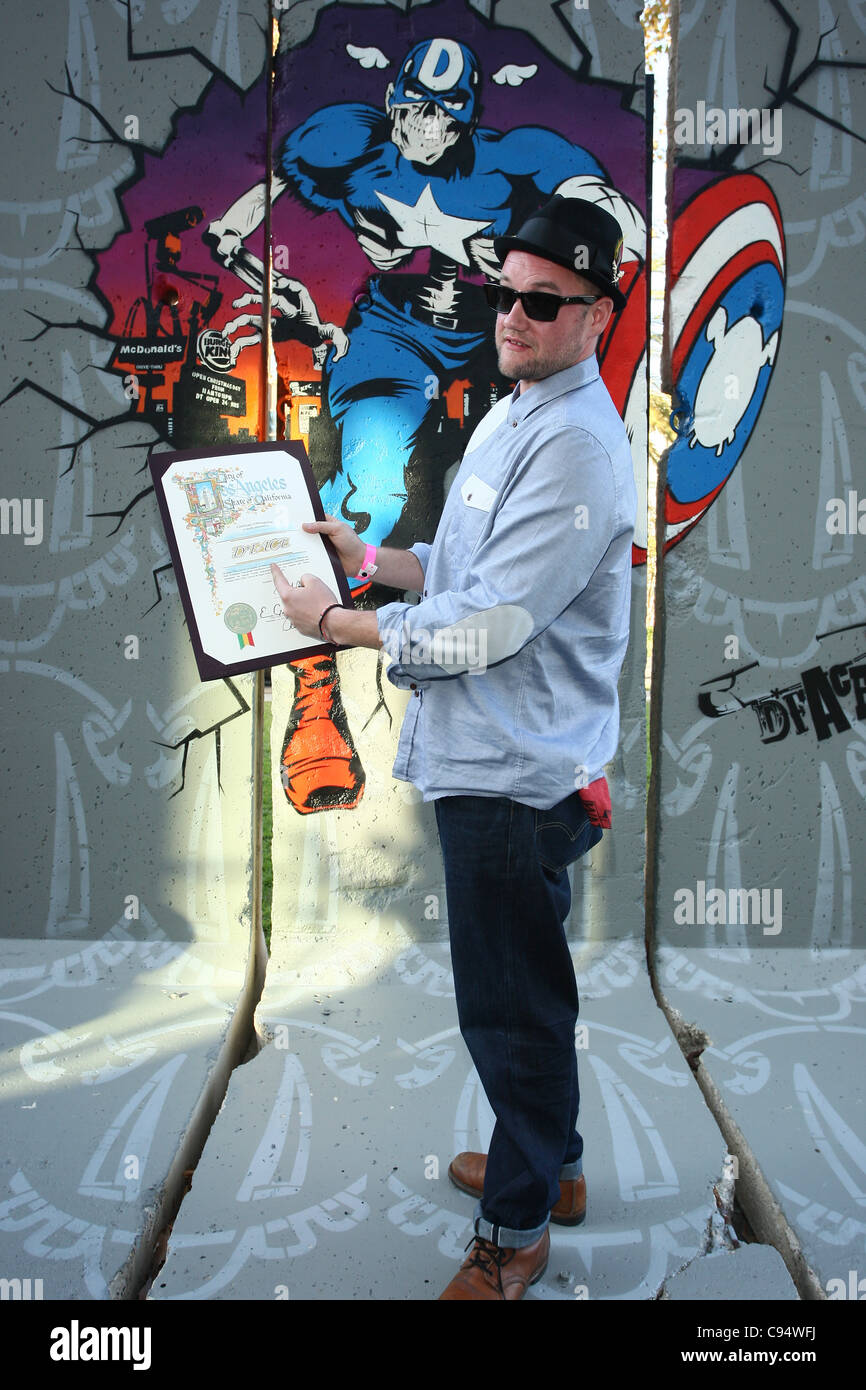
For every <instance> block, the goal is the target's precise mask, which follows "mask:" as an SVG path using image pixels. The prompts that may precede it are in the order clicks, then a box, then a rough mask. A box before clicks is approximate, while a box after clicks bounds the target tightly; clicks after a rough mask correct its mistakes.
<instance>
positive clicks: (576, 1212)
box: [448, 1153, 586, 1226]
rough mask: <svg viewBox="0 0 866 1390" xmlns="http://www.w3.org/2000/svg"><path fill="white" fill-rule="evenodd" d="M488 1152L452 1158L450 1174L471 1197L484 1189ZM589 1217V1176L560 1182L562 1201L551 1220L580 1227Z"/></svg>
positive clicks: (552, 1213) (455, 1184) (465, 1154)
mask: <svg viewBox="0 0 866 1390" xmlns="http://www.w3.org/2000/svg"><path fill="white" fill-rule="evenodd" d="M486 1167H487V1155H486V1154H475V1153H462V1154H458V1155H457V1157H456V1158H455V1159H452V1161H451V1164H450V1166H449V1168H448V1176H449V1178H450V1179H451V1181H452V1182H453V1184H454V1186H455V1187H459V1188H460V1191H461V1192H468V1193H469V1196H470V1197H480V1196H481V1194H482V1192H483V1191H484V1170H485V1168H486ZM585 1216H586V1179H585V1178H584V1176H583V1174H581V1176H580V1177H579V1178H567V1179H564V1180H563V1181H562V1182H561V1183H560V1184H559V1201H558V1202H557V1203H556V1206H555V1207H554V1208H553V1211H552V1212H551V1213H550V1219H551V1221H555V1222H556V1224H557V1226H579V1225H580V1224H581V1222H582V1221H583V1220H584V1218H585Z"/></svg>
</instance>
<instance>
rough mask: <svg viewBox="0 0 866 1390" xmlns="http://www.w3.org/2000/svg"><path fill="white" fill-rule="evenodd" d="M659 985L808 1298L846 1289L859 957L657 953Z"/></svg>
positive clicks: (859, 1034) (853, 1220)
mask: <svg viewBox="0 0 866 1390" xmlns="http://www.w3.org/2000/svg"><path fill="white" fill-rule="evenodd" d="M659 978H660V984H661V986H662V988H663V990H664V993H665V997H666V998H667V1000H668V1002H669V1003H670V1004H672V1005H673V1006H674V1007H675V1008H676V1009H678V1010H679V1012H680V1013H681V1014H682V1016H683V1018H684V1019H685V1020H687V1021H692V1020H697V1021H698V1023H699V1026H700V1028H701V1029H702V1030H703V1031H704V1032H705V1033H706V1034H707V1035H708V1037H709V1040H710V1042H709V1045H708V1046H706V1047H705V1048H704V1050H703V1051H702V1052H701V1054H700V1066H701V1067H702V1068H703V1069H705V1071H706V1072H707V1073H708V1075H709V1078H710V1080H711V1081H712V1083H713V1086H714V1088H715V1090H716V1092H717V1094H718V1098H719V1101H720V1103H721V1104H720V1109H721V1107H723V1108H724V1111H725V1112H726V1113H727V1115H729V1116H730V1118H731V1119H732V1120H733V1122H734V1123H735V1124H736V1125H737V1126H738V1128H739V1129H740V1131H741V1132H742V1134H743V1136H744V1138H745V1141H746V1144H747V1145H748V1149H749V1152H750V1155H751V1156H752V1157H753V1158H754V1160H755V1161H756V1162H757V1164H758V1165H759V1167H760V1169H761V1171H762V1172H763V1174H764V1176H765V1178H766V1179H767V1181H768V1183H769V1186H770V1189H771V1191H772V1193H773V1195H774V1196H775V1198H776V1200H777V1201H778V1203H779V1206H780V1207H781V1209H782V1212H783V1213H784V1216H785V1218H786V1219H787V1221H788V1223H789V1224H790V1226H791V1227H792V1228H793V1232H794V1235H795V1238H796V1240H797V1241H798V1242H799V1244H800V1246H801V1247H802V1251H803V1255H804V1257H805V1261H806V1264H807V1266H808V1267H809V1269H811V1270H812V1271H813V1272H814V1275H815V1279H816V1281H817V1284H818V1285H819V1287H820V1289H822V1290H824V1291H826V1289H827V1284H828V1281H829V1280H831V1279H838V1278H841V1279H843V1280H844V1279H847V1276H848V1271H849V1269H851V1268H860V1267H861V1266H862V1263H863V1251H864V1248H866V1210H864V1208H866V1149H864V1145H863V1141H862V1137H861V1136H862V1135H863V1134H864V1133H866V1102H864V1098H863V1090H862V1085H861V1080H862V1074H863V1055H864V1043H866V1002H864V1001H866V991H864V984H866V958H864V953H863V952H861V951H856V952H853V951H852V952H844V953H834V952H828V953H826V954H824V955H822V954H819V953H815V955H814V956H813V957H812V958H811V959H810V958H809V957H808V956H807V955H806V953H805V952H801V951H797V950H787V951H786V950H781V951H780V950H774V951H768V950H765V951H760V950H755V951H752V952H751V953H746V952H740V953H737V952H734V951H727V952H725V951H707V950H695V949H692V948H684V949H682V950H674V949H673V948H667V949H665V950H664V951H662V952H661V955H660V977H659ZM740 1167H741V1170H742V1167H743V1160H742V1158H741V1160H740ZM767 1219H768V1221H769V1220H770V1213H769V1212H767ZM765 1238H769V1235H767V1236H765Z"/></svg>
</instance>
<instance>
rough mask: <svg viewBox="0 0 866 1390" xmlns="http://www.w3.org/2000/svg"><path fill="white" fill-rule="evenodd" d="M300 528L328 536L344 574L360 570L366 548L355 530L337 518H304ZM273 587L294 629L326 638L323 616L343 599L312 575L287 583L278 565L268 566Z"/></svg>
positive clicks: (306, 634) (306, 635) (304, 575)
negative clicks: (315, 519)
mask: <svg viewBox="0 0 866 1390" xmlns="http://www.w3.org/2000/svg"><path fill="white" fill-rule="evenodd" d="M303 529H304V530H305V531H308V532H312V533H318V534H319V535H323V536H327V537H328V539H329V540H330V542H331V545H332V546H333V548H334V551H335V553H336V556H337V559H338V560H339V562H340V564H341V565H342V567H343V573H344V574H346V575H355V574H356V573H357V571H358V570H359V569H360V567H361V565H362V563H363V560H364V555H365V554H366V550H367V547H366V546H365V544H364V542H363V541H362V540H361V539H360V537H359V536H358V534H357V532H355V531H353V530H352V528H351V526H347V525H346V523H345V522H344V521H338V520H337V518H336V517H333V516H329V517H326V518H325V520H324V521H305V522H304V524H303ZM271 573H272V575H273V578H274V588H275V589H276V591H277V593H278V594H279V596H280V600H281V602H282V605H283V612H284V614H285V615H286V617H287V618H288V619H289V621H290V622H291V624H292V626H293V627H294V628H295V629H296V631H298V632H301V633H303V634H304V636H305V637H323V638H324V639H325V641H328V640H329V638H328V630H327V625H326V616H327V614H328V612H329V610H330V609H331V608H341V607H342V606H343V605H342V602H341V600H340V599H339V598H338V597H337V595H336V594H334V593H332V592H331V590H330V589H329V588H328V587H327V585H326V584H323V583H322V582H321V580H319V579H317V578H316V576H315V575H314V574H302V575H301V578H300V582H299V584H298V585H293V584H290V583H289V581H288V580H287V579H286V576H285V575H284V574H283V572H282V570H281V569H280V567H279V565H276V564H272V565H271Z"/></svg>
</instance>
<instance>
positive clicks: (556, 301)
mask: <svg viewBox="0 0 866 1390" xmlns="http://www.w3.org/2000/svg"><path fill="white" fill-rule="evenodd" d="M484 293H485V294H486V296H487V303H488V304H489V305H490V307H491V309H495V310H496V312H497V314H510V313H511V310H512V309H513V308H514V301H515V300H516V299H519V300H520V304H521V307H522V309H523V312H524V313H525V315H526V317H527V318H528V319H536V320H537V321H538V322H540V323H552V322H553V320H554V319H555V318H556V316H557V314H558V313H559V311H560V309H561V308H562V306H563V304H595V302H596V300H598V299H603V298H604V295H602V294H572V295H569V297H568V298H567V299H563V298H562V296H561V295H558V294H548V293H547V291H546V290H513V289H512V288H511V286H510V285H490V284H487V285H485V286H484Z"/></svg>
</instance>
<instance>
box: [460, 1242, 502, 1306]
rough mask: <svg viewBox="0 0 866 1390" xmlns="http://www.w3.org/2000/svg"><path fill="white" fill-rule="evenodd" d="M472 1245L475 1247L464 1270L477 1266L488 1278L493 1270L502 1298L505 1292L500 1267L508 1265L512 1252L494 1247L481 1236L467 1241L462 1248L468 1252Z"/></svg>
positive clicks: (500, 1247)
mask: <svg viewBox="0 0 866 1390" xmlns="http://www.w3.org/2000/svg"><path fill="white" fill-rule="evenodd" d="M473 1243H474V1245H475V1249H474V1250H473V1251H472V1254H471V1255H470V1256H469V1259H468V1260H467V1261H466V1268H467V1269H471V1268H472V1267H473V1265H477V1266H478V1268H479V1269H480V1270H481V1271H482V1273H483V1274H484V1275H486V1276H487V1277H488V1278H489V1277H490V1276H491V1275H492V1274H493V1271H494V1269H495V1270H496V1282H497V1284H498V1285H499V1292H500V1293H501V1294H502V1297H503V1298H504V1297H505V1290H504V1289H503V1287H502V1266H503V1265H505V1264H508V1261H509V1260H510V1259H511V1257H512V1256H513V1254H514V1251H513V1250H509V1249H507V1248H506V1247H505V1246H502V1245H494V1244H493V1242H492V1241H490V1240H485V1239H484V1237H483V1236H473V1237H472V1240H470V1241H469V1244H468V1245H466V1246H464V1249H466V1250H468V1249H469V1246H470V1245H472V1244H473Z"/></svg>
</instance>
